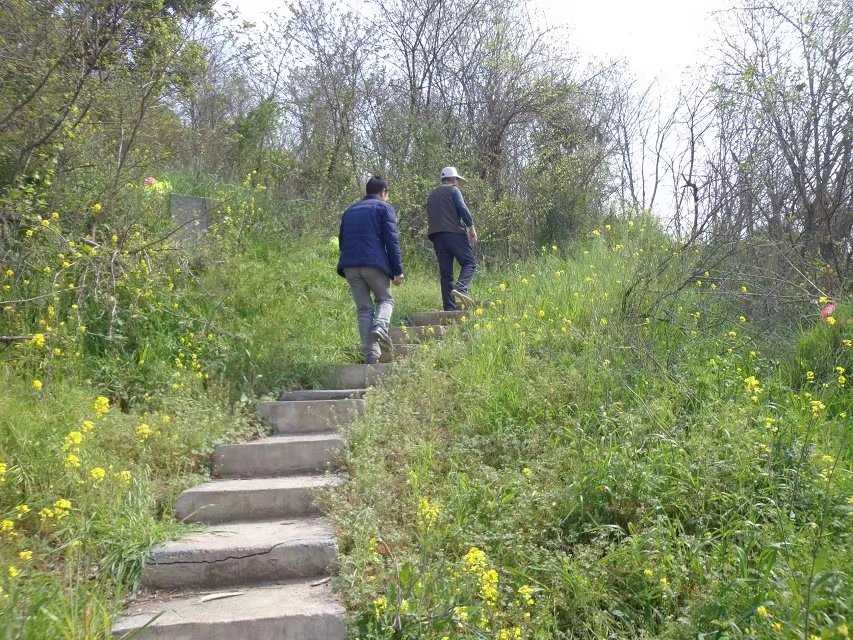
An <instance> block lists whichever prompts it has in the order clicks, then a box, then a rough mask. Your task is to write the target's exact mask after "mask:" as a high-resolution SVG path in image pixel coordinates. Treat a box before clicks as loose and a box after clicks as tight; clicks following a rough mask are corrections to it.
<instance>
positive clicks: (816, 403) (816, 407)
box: [809, 400, 826, 417]
mask: <svg viewBox="0 0 853 640" xmlns="http://www.w3.org/2000/svg"><path fill="white" fill-rule="evenodd" d="M809 405H810V406H811V410H812V415H813V416H815V417H817V416H819V415H820V414H821V412H822V411H823V410H824V409H826V405H825V404H823V402H821V401H820V400H812V401H811V402H810V403H809Z"/></svg>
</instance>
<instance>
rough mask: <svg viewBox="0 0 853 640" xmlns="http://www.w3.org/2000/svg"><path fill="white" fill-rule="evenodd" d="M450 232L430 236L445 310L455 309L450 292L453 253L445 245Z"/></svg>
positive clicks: (451, 288)
mask: <svg viewBox="0 0 853 640" xmlns="http://www.w3.org/2000/svg"><path fill="white" fill-rule="evenodd" d="M448 235H452V234H445V233H437V234H435V235H434V236H433V237H432V246H433V249H434V250H435V257H436V260H437V261H438V277H439V282H440V283H441V302H442V304H443V306H444V310H445V311H453V310H454V309H456V302H455V301H454V300H453V296H452V295H451V294H450V292H451V291H452V290H453V253H452V252H451V251H450V250H449V248H448V246H447V237H446V236H448Z"/></svg>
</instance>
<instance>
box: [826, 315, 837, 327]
mask: <svg viewBox="0 0 853 640" xmlns="http://www.w3.org/2000/svg"><path fill="white" fill-rule="evenodd" d="M836 322H837V321H836V319H835V316H828V317H827V318H826V324H828V325H829V326H830V327H834V326H835V323H836Z"/></svg>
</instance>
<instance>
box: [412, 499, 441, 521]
mask: <svg viewBox="0 0 853 640" xmlns="http://www.w3.org/2000/svg"><path fill="white" fill-rule="evenodd" d="M440 513H441V505H439V504H438V503H437V502H430V499H429V498H426V497H424V498H421V499H420V501H419V502H418V524H420V525H422V526H426V527H427V528H429V527H432V526H433V525H435V521H436V519H437V518H438V516H439V514H440Z"/></svg>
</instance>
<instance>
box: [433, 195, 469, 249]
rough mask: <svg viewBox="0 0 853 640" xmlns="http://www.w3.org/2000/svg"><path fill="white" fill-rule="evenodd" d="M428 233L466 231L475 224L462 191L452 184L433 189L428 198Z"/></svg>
mask: <svg viewBox="0 0 853 640" xmlns="http://www.w3.org/2000/svg"><path fill="white" fill-rule="evenodd" d="M427 222H428V227H427V235H428V236H429V237H430V238H431V237H432V236H433V235H435V234H436V233H466V232H467V227H473V226H474V220H473V219H472V218H471V212H470V211H469V210H468V207H467V206H466V205H465V200H464V199H463V198H462V192H461V191H460V190H459V188H458V187H456V186H454V185H450V184H445V185H442V186H440V187H438V188H436V189H433V191H432V193H430V194H429V198H427Z"/></svg>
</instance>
